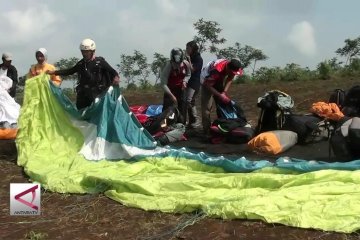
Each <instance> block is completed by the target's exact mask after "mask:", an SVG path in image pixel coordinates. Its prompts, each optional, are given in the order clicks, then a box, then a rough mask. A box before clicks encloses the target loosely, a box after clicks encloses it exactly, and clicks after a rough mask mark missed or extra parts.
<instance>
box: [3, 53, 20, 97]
mask: <svg viewBox="0 0 360 240" xmlns="http://www.w3.org/2000/svg"><path fill="white" fill-rule="evenodd" d="M12 60H13V58H12V55H11V53H3V55H2V64H0V76H7V77H9V78H10V79H11V80H12V86H11V88H10V89H9V94H10V96H11V97H13V98H15V95H16V85H17V83H18V73H17V70H16V68H15V67H14V66H13V65H11V62H12Z"/></svg>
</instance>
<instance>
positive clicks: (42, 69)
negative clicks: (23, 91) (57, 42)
mask: <svg viewBox="0 0 360 240" xmlns="http://www.w3.org/2000/svg"><path fill="white" fill-rule="evenodd" d="M35 57H36V60H37V62H38V63H37V64H34V65H32V66H31V68H30V70H29V73H28V74H27V76H26V79H29V78H32V77H35V76H37V75H39V74H41V73H46V72H47V71H54V70H55V66H54V65H52V64H49V63H47V62H46V61H47V50H46V49H45V48H39V49H38V50H37V51H36V52H35ZM50 79H51V81H52V82H53V83H54V84H55V85H57V86H60V84H61V78H60V77H59V76H55V75H51V76H50Z"/></svg>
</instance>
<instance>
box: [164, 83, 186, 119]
mask: <svg viewBox="0 0 360 240" xmlns="http://www.w3.org/2000/svg"><path fill="white" fill-rule="evenodd" d="M170 91H171V92H172V94H174V96H175V97H176V100H177V106H175V103H174V102H173V100H172V98H171V97H170V96H169V95H168V94H166V93H164V100H163V110H162V111H165V110H166V109H168V108H169V107H171V106H173V107H177V108H178V110H179V112H180V115H181V116H179V121H178V122H180V123H184V118H183V116H182V113H183V112H184V109H185V106H184V105H185V104H184V103H185V101H184V97H185V96H184V94H185V91H184V90H183V89H181V88H178V89H170Z"/></svg>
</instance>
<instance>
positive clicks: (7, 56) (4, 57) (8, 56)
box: [2, 53, 12, 61]
mask: <svg viewBox="0 0 360 240" xmlns="http://www.w3.org/2000/svg"><path fill="white" fill-rule="evenodd" d="M2 58H3V59H4V60H6V61H11V60H12V54H11V53H3V55H2Z"/></svg>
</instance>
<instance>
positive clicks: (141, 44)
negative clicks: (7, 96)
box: [0, 0, 360, 77]
mask: <svg viewBox="0 0 360 240" xmlns="http://www.w3.org/2000/svg"><path fill="white" fill-rule="evenodd" d="M1 5H2V6H1V11H0V29H1V31H2V34H0V52H2V53H3V52H11V53H12V54H13V65H14V66H15V67H16V68H17V69H18V72H19V76H22V75H24V74H26V73H27V72H28V70H29V68H30V66H31V64H34V63H36V59H35V51H36V50H37V49H38V48H40V47H44V48H46V49H47V50H48V62H49V63H55V62H56V61H58V60H60V59H61V58H70V57H78V58H81V53H80V50H79V44H80V42H81V41H82V40H83V39H84V38H91V39H93V40H94V41H95V42H96V46H97V49H96V55H97V56H102V57H104V58H105V59H106V60H107V61H108V62H109V64H110V65H112V66H113V67H114V68H115V69H116V64H119V63H120V55H122V54H125V55H132V54H133V53H134V50H139V51H140V52H142V53H143V54H145V56H146V57H147V58H148V62H149V63H151V62H152V60H153V58H152V56H153V54H154V53H155V52H158V53H161V54H163V55H165V56H169V53H170V51H171V49H172V48H174V47H180V48H182V49H185V44H186V43H187V42H188V41H191V40H192V39H193V37H194V36H195V35H196V34H197V32H196V30H195V29H194V26H193V24H194V23H195V22H197V21H198V20H199V19H200V18H203V19H204V20H205V21H216V22H217V23H218V24H219V27H220V28H221V29H222V31H221V33H220V37H224V38H225V39H226V40H227V41H226V43H225V44H223V45H221V46H219V47H221V48H225V47H229V46H234V44H235V42H239V43H240V44H241V45H242V46H244V45H250V46H252V47H254V48H257V49H260V50H262V51H263V53H264V54H265V55H267V56H268V57H269V59H268V60H266V61H264V62H261V63H259V65H258V66H267V67H275V66H279V67H284V66H286V64H288V63H296V64H299V65H300V66H301V67H309V68H310V69H315V68H316V65H317V64H318V63H320V62H321V61H323V60H325V59H331V58H333V57H336V56H337V55H336V53H335V51H336V50H337V49H338V48H341V47H343V46H344V45H345V43H344V40H345V39H348V38H350V39H355V38H357V37H359V36H360V26H359V23H360V14H359V13H358V11H359V9H360V1H358V0H346V1H339V0H271V1H269V0H217V1H214V0H76V1H74V0H60V1H59V0H11V1H3V2H2V4H1ZM203 58H204V62H205V63H206V62H208V61H210V60H212V59H215V56H214V55H211V54H209V53H204V54H203ZM340 59H341V58H340ZM341 60H343V59H341ZM152 77H153V76H152Z"/></svg>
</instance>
